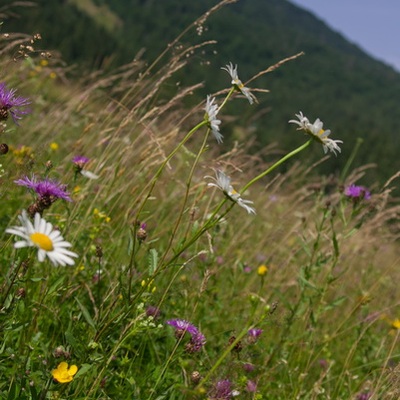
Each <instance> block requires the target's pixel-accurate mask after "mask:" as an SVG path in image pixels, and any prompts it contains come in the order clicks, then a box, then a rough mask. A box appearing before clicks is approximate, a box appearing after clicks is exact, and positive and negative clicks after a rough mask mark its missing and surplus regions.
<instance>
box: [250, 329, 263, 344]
mask: <svg viewBox="0 0 400 400" xmlns="http://www.w3.org/2000/svg"><path fill="white" fill-rule="evenodd" d="M262 332H263V330H262V329H257V328H252V329H249V331H248V332H247V334H248V335H249V342H250V343H255V342H257V339H258V337H259V336H260V335H261V334H262Z"/></svg>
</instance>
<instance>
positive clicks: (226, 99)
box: [218, 86, 235, 111]
mask: <svg viewBox="0 0 400 400" xmlns="http://www.w3.org/2000/svg"><path fill="white" fill-rule="evenodd" d="M234 91H235V86H232V87H231V90H229V92H228V94H227V95H226V97H225V99H224V101H223V102H222V104H221V105H220V106H219V108H218V111H219V110H222V108H223V107H224V106H225V104H226V102H227V101H228V100H229V97H231V96H232V93H233V92H234Z"/></svg>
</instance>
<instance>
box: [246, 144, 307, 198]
mask: <svg viewBox="0 0 400 400" xmlns="http://www.w3.org/2000/svg"><path fill="white" fill-rule="evenodd" d="M311 142H312V139H310V140H309V141H308V142H306V143H304V144H303V145H301V146H300V147H298V148H297V149H295V150H293V151H291V152H290V153H288V154H286V156H284V157H282V158H281V159H280V160H278V161H277V162H276V163H275V164H274V165H272V166H271V167H269V168H268V169H266V170H265V171H263V172H261V174H259V175H257V176H256V177H255V178H253V179H252V180H251V181H250V182H249V183H247V184H246V185H245V186H244V187H243V189H241V190H240V193H241V194H242V193H244V192H245V191H246V190H247V189H248V188H249V187H250V186H251V185H253V184H254V183H256V182H257V181H258V180H260V179H261V178H264V176H265V175H268V174H269V173H270V172H272V171H273V170H274V169H275V168H277V167H279V166H280V165H281V164H283V163H284V162H285V161H287V160H288V159H289V158H292V157H293V156H294V155H296V154H297V153H300V152H301V151H303V150H304V149H305V148H306V147H308V146H309V145H310V143H311Z"/></svg>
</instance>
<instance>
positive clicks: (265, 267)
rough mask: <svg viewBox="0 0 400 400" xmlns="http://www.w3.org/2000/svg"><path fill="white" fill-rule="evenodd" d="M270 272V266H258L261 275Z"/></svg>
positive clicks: (258, 272)
mask: <svg viewBox="0 0 400 400" xmlns="http://www.w3.org/2000/svg"><path fill="white" fill-rule="evenodd" d="M267 272H268V267H267V266H266V265H264V264H262V265H260V266H259V267H258V268H257V274H258V275H260V276H264V275H265V274H266V273H267Z"/></svg>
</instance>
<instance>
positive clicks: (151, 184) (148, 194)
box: [136, 120, 208, 219]
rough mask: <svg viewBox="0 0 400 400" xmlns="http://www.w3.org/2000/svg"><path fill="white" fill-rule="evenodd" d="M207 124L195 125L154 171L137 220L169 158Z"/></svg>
mask: <svg viewBox="0 0 400 400" xmlns="http://www.w3.org/2000/svg"><path fill="white" fill-rule="evenodd" d="M207 124H208V122H207V121H205V120H203V121H201V122H200V123H199V124H197V125H196V126H195V127H194V128H192V129H191V130H190V131H189V132H188V133H187V135H186V136H185V137H184V138H183V140H182V141H181V142H180V143H179V144H178V146H176V147H175V149H174V150H173V151H172V152H171V153H170V154H169V155H168V157H167V158H166V159H165V160H164V162H163V163H162V164H161V165H160V167H159V168H158V170H157V171H156V173H155V174H154V177H153V179H152V180H151V181H150V189H149V191H148V193H147V196H145V198H144V200H143V202H142V204H141V205H140V206H139V209H138V211H137V213H136V215H137V219H138V217H139V215H140V213H141V211H142V210H143V208H144V206H145V204H146V202H147V200H148V198H149V197H150V196H151V193H152V192H153V189H154V186H155V184H156V182H157V180H158V178H159V177H160V175H161V172H162V171H163V170H164V168H165V166H166V165H167V164H168V163H169V161H170V160H171V158H172V157H173V156H174V155H175V154H176V153H177V152H178V150H179V149H180V148H181V147H182V146H183V145H184V144H185V143H186V142H187V141H188V140H189V139H190V138H191V137H192V135H193V134H194V133H195V132H196V131H198V130H199V129H200V128H201V127H202V126H204V125H207Z"/></svg>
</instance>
